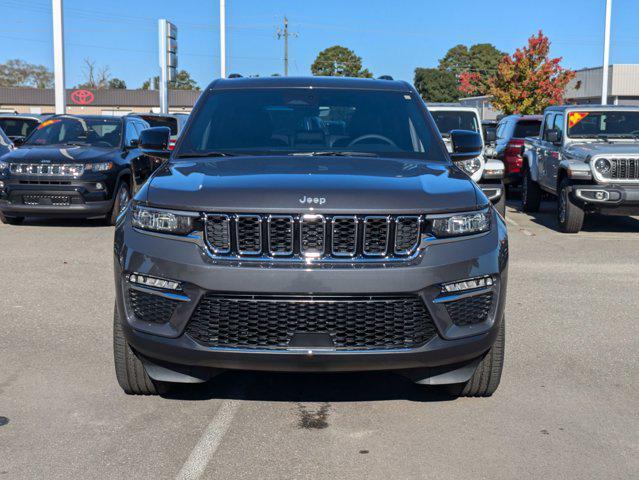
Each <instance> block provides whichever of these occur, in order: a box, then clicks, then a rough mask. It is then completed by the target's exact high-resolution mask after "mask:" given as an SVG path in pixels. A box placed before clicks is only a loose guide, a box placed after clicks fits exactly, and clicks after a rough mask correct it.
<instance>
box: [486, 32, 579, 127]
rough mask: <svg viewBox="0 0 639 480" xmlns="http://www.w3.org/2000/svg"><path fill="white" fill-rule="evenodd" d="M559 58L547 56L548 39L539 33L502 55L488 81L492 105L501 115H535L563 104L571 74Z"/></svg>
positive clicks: (572, 76)
mask: <svg viewBox="0 0 639 480" xmlns="http://www.w3.org/2000/svg"><path fill="white" fill-rule="evenodd" d="M560 63H561V58H551V57H550V40H549V39H548V37H546V36H544V34H543V33H542V31H541V30H540V31H539V33H538V34H537V35H533V36H532V37H530V38H529V39H528V45H527V46H525V47H524V48H518V49H517V50H516V51H515V53H514V54H513V55H512V56H506V57H504V58H503V60H502V61H501V63H500V64H499V67H498V71H497V73H496V74H495V75H494V76H493V77H492V78H491V79H490V81H489V85H490V89H489V92H488V93H490V94H491V95H492V96H493V100H492V104H493V106H494V107H495V108H498V109H499V110H501V111H503V112H504V113H505V114H507V115H510V114H512V113H521V114H523V115H530V114H538V113H541V112H543V111H544V109H545V108H546V107H548V106H550V105H560V104H561V103H563V101H564V92H565V89H566V85H567V84H568V82H570V80H572V79H573V78H574V77H575V72H573V71H571V70H567V69H565V68H563V67H562V66H561V65H560Z"/></svg>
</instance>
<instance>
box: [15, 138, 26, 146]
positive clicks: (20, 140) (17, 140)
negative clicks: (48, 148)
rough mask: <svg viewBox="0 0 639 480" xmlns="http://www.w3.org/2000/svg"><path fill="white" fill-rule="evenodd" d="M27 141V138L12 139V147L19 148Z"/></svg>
mask: <svg viewBox="0 0 639 480" xmlns="http://www.w3.org/2000/svg"><path fill="white" fill-rule="evenodd" d="M26 139H27V137H13V140H12V141H13V146H14V147H19V146H21V145H24V141H25V140H26Z"/></svg>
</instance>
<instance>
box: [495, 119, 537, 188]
mask: <svg viewBox="0 0 639 480" xmlns="http://www.w3.org/2000/svg"><path fill="white" fill-rule="evenodd" d="M542 118H543V117H542V116H541V115H508V116H507V117H504V118H502V119H501V120H500V121H499V125H497V135H496V136H497V138H496V140H495V153H494V156H495V158H497V159H499V160H501V161H502V162H504V167H505V168H506V173H505V176H504V184H506V185H518V184H520V183H521V167H522V162H523V159H522V156H521V147H522V145H523V144H524V138H526V137H537V136H539V129H540V128H541V120H542Z"/></svg>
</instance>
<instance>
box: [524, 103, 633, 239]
mask: <svg viewBox="0 0 639 480" xmlns="http://www.w3.org/2000/svg"><path fill="white" fill-rule="evenodd" d="M522 148H523V154H524V167H523V168H524V174H523V182H522V208H523V210H524V211H527V212H534V211H537V210H538V209H539V203H540V200H541V193H542V191H546V192H548V193H550V194H552V195H556V196H557V197H558V202H557V203H558V208H557V221H558V223H559V228H560V230H561V231H562V232H566V233H576V232H579V230H581V227H582V225H583V221H584V215H586V214H588V213H595V212H596V213H601V214H606V215H637V214H639V107H618V106H585V105H572V106H561V107H550V108H547V109H546V110H545V112H544V118H543V122H542V125H541V131H540V133H539V136H538V137H530V138H526V141H525V145H524V147H522Z"/></svg>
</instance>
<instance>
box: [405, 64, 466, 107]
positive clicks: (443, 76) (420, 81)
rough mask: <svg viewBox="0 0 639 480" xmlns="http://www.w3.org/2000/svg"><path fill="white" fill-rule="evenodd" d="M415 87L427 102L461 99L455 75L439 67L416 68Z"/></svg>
mask: <svg viewBox="0 0 639 480" xmlns="http://www.w3.org/2000/svg"><path fill="white" fill-rule="evenodd" d="M414 84H415V88H416V89H417V91H418V92H419V94H420V95H421V96H422V98H423V99H424V101H426V102H456V101H457V100H459V91H458V90H457V80H456V79H455V75H453V74H452V73H450V72H447V71H445V70H439V69H437V68H416V69H415V80H414Z"/></svg>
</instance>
